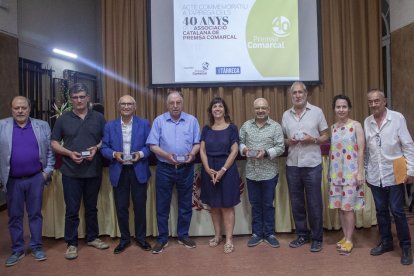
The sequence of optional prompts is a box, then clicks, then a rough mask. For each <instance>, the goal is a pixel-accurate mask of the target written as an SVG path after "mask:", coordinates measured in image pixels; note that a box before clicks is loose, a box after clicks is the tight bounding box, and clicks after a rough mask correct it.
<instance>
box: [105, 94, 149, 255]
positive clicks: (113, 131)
mask: <svg viewBox="0 0 414 276" xmlns="http://www.w3.org/2000/svg"><path fill="white" fill-rule="evenodd" d="M118 104H119V109H120V113H121V117H120V118H118V119H116V120H113V121H111V122H109V123H107V124H106V126H105V132H104V138H103V140H102V150H101V153H102V155H103V156H104V157H105V158H106V159H108V160H110V161H111V163H110V165H109V177H110V180H111V184H112V186H113V187H114V197H115V206H116V212H117V216H118V225H119V229H120V231H121V240H120V242H119V244H118V246H117V247H116V248H115V250H114V254H119V253H121V252H123V251H124V250H125V249H126V248H127V247H128V246H129V245H130V244H131V241H130V238H131V235H130V232H129V212H128V208H129V201H130V199H129V196H130V194H131V196H132V202H133V205H134V222H135V238H136V241H137V245H138V246H139V247H141V248H142V249H143V250H146V251H149V250H151V246H150V245H149V244H148V243H147V242H146V241H145V237H146V202H147V182H148V178H149V177H150V171H149V165H148V157H149V155H150V153H151V152H150V150H149V148H148V146H147V145H146V144H145V142H146V140H147V137H148V134H149V131H150V125H149V122H148V121H147V120H145V119H141V118H139V117H137V116H135V115H134V113H135V110H136V102H135V100H134V98H132V97H131V96H129V95H125V96H122V97H121V98H120V99H119V102H118Z"/></svg>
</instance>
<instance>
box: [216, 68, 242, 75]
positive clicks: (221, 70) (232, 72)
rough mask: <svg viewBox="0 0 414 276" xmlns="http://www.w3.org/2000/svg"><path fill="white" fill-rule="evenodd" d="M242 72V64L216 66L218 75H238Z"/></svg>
mask: <svg viewBox="0 0 414 276" xmlns="http://www.w3.org/2000/svg"><path fill="white" fill-rule="evenodd" d="M238 74H241V70H240V66H230V67H216V75H238Z"/></svg>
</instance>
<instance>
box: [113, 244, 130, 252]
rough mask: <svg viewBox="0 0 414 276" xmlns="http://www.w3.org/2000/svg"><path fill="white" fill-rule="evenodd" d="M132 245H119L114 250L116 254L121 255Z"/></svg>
mask: <svg viewBox="0 0 414 276" xmlns="http://www.w3.org/2000/svg"><path fill="white" fill-rule="evenodd" d="M130 245H131V243H130V242H127V243H119V244H118V246H117V247H115V249H114V254H119V253H121V252H123V251H125V249H126V248H127V247H128V246H130Z"/></svg>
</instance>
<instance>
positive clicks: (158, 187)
mask: <svg viewBox="0 0 414 276" xmlns="http://www.w3.org/2000/svg"><path fill="white" fill-rule="evenodd" d="M193 178H194V165H193V164H185V165H181V166H178V167H175V166H174V165H170V164H167V163H164V162H158V163H157V171H156V182H155V192H156V193H155V194H156V207H157V225H158V242H161V243H165V242H167V241H168V218H169V215H170V204H171V196H172V190H173V187H174V185H176V188H177V197H178V198H177V200H178V222H177V236H178V238H179V239H183V238H187V237H188V230H189V228H190V223H191V216H192V214H193V209H192V196H193Z"/></svg>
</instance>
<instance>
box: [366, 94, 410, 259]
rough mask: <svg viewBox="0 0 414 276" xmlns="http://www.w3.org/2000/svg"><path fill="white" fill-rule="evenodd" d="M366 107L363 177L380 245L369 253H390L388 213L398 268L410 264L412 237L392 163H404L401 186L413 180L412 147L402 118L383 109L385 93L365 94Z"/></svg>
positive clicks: (391, 246) (400, 115)
mask: <svg viewBox="0 0 414 276" xmlns="http://www.w3.org/2000/svg"><path fill="white" fill-rule="evenodd" d="M368 106H369V109H370V111H371V114H372V115H371V116H369V117H367V118H366V119H365V121H364V129H365V139H366V148H365V173H366V180H367V182H368V185H369V187H370V188H371V191H372V195H373V197H374V201H375V207H376V212H377V221H378V229H379V232H380V235H381V242H380V243H379V244H378V246H376V247H374V248H373V249H371V255H373V256H379V255H381V254H383V253H385V252H388V251H392V250H393V249H394V247H393V238H392V233H391V218H390V213H389V210H391V212H392V214H393V216H394V220H395V226H396V228H397V236H398V239H399V241H400V247H401V250H402V255H401V264H403V265H410V264H412V262H413V258H412V253H411V236H410V229H409V228H408V224H407V218H406V216H405V213H404V209H403V207H404V195H405V190H404V185H400V184H403V183H396V180H395V176H394V168H393V160H396V159H398V158H400V157H402V156H404V157H405V159H406V162H407V176H406V177H405V180H404V181H403V182H404V183H413V180H414V143H413V140H412V138H411V136H410V133H409V132H408V129H407V124H406V122H405V118H404V116H403V115H402V114H401V113H399V112H395V111H392V110H389V109H388V108H386V107H385V106H386V99H385V95H384V92H383V91H381V90H378V89H373V90H370V91H369V92H368Z"/></svg>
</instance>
